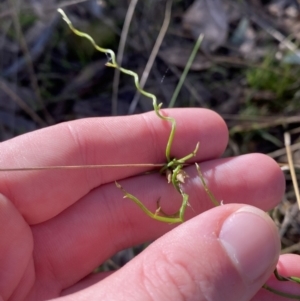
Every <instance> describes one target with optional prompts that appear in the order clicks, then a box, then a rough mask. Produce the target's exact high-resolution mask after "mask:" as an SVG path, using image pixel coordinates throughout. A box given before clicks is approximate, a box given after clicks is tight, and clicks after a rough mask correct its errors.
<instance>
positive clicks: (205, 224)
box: [82, 204, 280, 301]
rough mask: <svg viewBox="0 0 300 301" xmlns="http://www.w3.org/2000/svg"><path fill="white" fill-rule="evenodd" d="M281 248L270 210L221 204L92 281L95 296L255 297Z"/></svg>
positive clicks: (215, 299) (161, 300) (163, 298)
mask: <svg viewBox="0 0 300 301" xmlns="http://www.w3.org/2000/svg"><path fill="white" fill-rule="evenodd" d="M279 252H280V242H279V238H278V234H277V230H276V227H275V225H274V223H273V222H272V220H271V219H270V218H269V217H268V216H267V214H265V213H264V212H263V211H261V210H259V209H257V208H255V207H251V206H245V205H237V204H231V205H226V206H220V207H217V208H214V209H212V210H209V211H207V212H205V213H203V214H201V215H199V216H197V217H195V218H193V219H191V220H190V221H188V222H186V223H184V224H182V225H180V226H179V227H177V228H175V229H174V230H172V231H170V232H169V233H168V234H166V235H164V236H163V237H161V238H160V239H158V240H157V241H155V242H154V243H153V244H152V245H150V246H149V247H148V248H147V249H146V250H145V251H144V252H142V253H141V254H140V255H139V256H137V257H136V258H135V259H134V260H132V261H131V262H129V263H128V264H127V265H126V266H125V267H124V268H122V269H121V270H119V271H117V272H116V273H114V274H113V275H111V276H109V277H107V278H106V279H105V280H103V281H102V282H100V283H98V284H96V285H95V286H93V289H94V290H95V298H96V297H97V298H98V300H100V299H101V300H110V301H111V300H143V301H145V300H149V301H150V300H152V301H153V300H159V301H167V300H211V301H218V300H224V301H226V300H228V301H229V300H230V301H231V300H240V301H245V300H250V299H251V298H252V297H253V296H254V295H255V294H256V293H257V291H258V290H259V289H260V288H261V287H262V285H263V284H264V283H265V282H266V281H267V279H268V278H269V276H270V274H271V273H272V272H273V271H274V269H275V266H276V263H277V260H278V257H279ZM82 293H83V292H82ZM91 295H93V294H91V291H90V292H89V300H91ZM99 296H101V298H100V299H99ZM82 297H84V296H82ZM97 298H96V299H97Z"/></svg>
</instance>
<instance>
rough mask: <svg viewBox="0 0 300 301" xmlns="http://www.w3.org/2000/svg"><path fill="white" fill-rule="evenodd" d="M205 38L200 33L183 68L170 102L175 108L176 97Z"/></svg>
mask: <svg viewBox="0 0 300 301" xmlns="http://www.w3.org/2000/svg"><path fill="white" fill-rule="evenodd" d="M203 38H204V35H203V34H200V35H199V37H198V39H197V41H196V43H195V46H194V48H193V51H192V53H191V55H190V57H189V59H188V61H187V64H186V66H185V68H184V70H183V73H182V75H181V77H180V80H179V83H178V85H177V87H176V89H175V91H174V93H173V96H172V98H171V101H170V103H169V108H173V107H174V105H175V101H176V99H177V97H178V94H179V91H180V90H181V88H182V85H183V83H184V81H185V79H186V76H187V74H188V72H189V70H190V68H191V66H192V63H193V61H194V59H195V56H196V54H197V52H198V50H199V48H200V45H201V43H202V41H203Z"/></svg>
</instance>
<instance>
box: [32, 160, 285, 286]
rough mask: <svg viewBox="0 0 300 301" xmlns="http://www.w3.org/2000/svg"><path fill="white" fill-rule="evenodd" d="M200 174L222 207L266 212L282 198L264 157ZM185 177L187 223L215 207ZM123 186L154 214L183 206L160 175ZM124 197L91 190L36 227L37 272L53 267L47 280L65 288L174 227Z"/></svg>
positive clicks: (219, 164)
mask: <svg viewBox="0 0 300 301" xmlns="http://www.w3.org/2000/svg"><path fill="white" fill-rule="evenodd" d="M201 168H202V172H203V174H204V176H205V178H206V181H207V184H208V186H209V187H210V189H211V190H212V192H213V193H214V194H215V195H216V197H217V199H218V200H223V202H224V203H225V204H229V203H246V204H252V205H255V206H258V207H260V208H262V209H263V210H267V209H269V208H271V207H272V206H275V205H276V204H277V203H278V202H279V201H280V200H281V197H282V195H283V192H284V178H283V175H282V172H281V171H280V169H279V168H278V166H277V165H276V163H275V162H274V161H273V160H272V159H270V158H268V157H267V156H263V155H258V154H256V155H255V154H254V155H246V156H241V157H239V158H233V159H218V160H213V161H210V162H205V163H203V164H201ZM260 170H263V171H264V173H263V174H262V173H261V172H260ZM187 172H188V174H189V176H190V178H189V179H187V182H186V184H185V185H184V186H183V189H184V190H185V191H186V192H187V193H188V194H189V195H190V200H189V201H190V205H191V207H188V208H187V211H186V214H185V217H186V218H187V219H188V218H191V217H192V216H195V215H197V214H199V213H201V212H203V211H205V210H207V209H209V208H212V207H213V205H212V202H211V200H210V199H209V197H208V196H207V194H206V192H205V191H204V189H203V186H202V184H201V181H200V179H199V178H198V177H197V171H196V168H195V167H194V166H191V167H189V168H188V169H187ZM257 177H258V178H257ZM121 183H122V185H123V186H124V187H125V188H126V189H127V190H128V191H129V192H130V193H132V194H134V195H136V196H137V197H138V198H139V199H140V200H141V201H142V202H143V203H144V204H145V205H146V206H147V207H148V208H149V209H150V210H151V211H152V212H155V210H156V201H157V200H158V199H159V198H160V200H161V206H162V209H163V210H164V211H166V212H168V213H170V214H171V213H174V212H176V211H178V209H179V207H180V205H181V197H180V195H179V194H178V192H176V191H175V190H174V188H173V187H172V186H171V185H170V184H167V183H166V180H165V178H164V177H163V176H160V175H158V174H150V175H143V176H137V177H134V178H130V179H127V180H123V181H122V182H121ZM122 197H123V194H122V192H121V191H120V190H118V189H116V187H115V185H114V184H107V185H104V186H102V187H100V188H97V189H94V190H93V191H92V192H91V193H89V194H88V195H86V196H85V197H84V198H82V199H81V200H80V201H79V202H77V203H76V204H74V205H73V206H71V207H70V208H68V209H67V210H65V211H64V212H63V213H61V214H60V215H59V216H57V217H55V218H53V219H52V220H50V221H48V222H45V223H43V224H41V225H37V226H35V227H34V228H33V233H34V238H35V246H36V252H37V254H42V255H41V256H40V258H41V264H40V265H41V270H47V269H48V265H49V263H51V273H52V274H51V277H50V278H51V279H53V278H55V279H57V281H58V282H59V283H61V286H62V287H68V286H70V285H71V284H74V283H75V282H78V281H79V280H80V279H81V278H83V277H85V276H86V275H87V274H89V273H90V272H91V271H92V270H93V269H94V268H95V267H97V266H98V265H100V264H101V263H102V262H103V261H104V260H106V259H107V258H109V257H111V256H112V255H113V254H115V253H116V252H117V251H119V250H122V249H125V248H128V247H131V246H133V245H136V244H139V243H143V242H145V241H150V240H154V239H156V238H158V237H159V236H161V235H162V234H164V233H166V232H167V231H170V230H171V229H172V228H173V227H174V225H169V224H165V223H161V222H158V221H155V220H152V219H150V218H149V217H148V216H147V215H145V213H144V212H142V211H141V209H140V208H139V207H138V206H137V205H136V204H134V203H133V202H132V201H131V200H129V199H123V198H122ZM53 233H58V234H57V235H55V236H54V235H53ZM104 242H105V243H104ZM53 249H55V250H56V252H52V250H53ZM99 250H100V251H99ZM44 262H47V265H46V266H44V265H43V263H44ZM45 274H46V273H45V272H43V275H45ZM53 275H54V276H53ZM65 279H67V280H68V282H67V283H66V281H65Z"/></svg>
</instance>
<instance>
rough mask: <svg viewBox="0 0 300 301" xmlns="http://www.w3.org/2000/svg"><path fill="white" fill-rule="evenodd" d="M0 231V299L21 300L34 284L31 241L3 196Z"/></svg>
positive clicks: (26, 229)
mask: <svg viewBox="0 0 300 301" xmlns="http://www.w3.org/2000/svg"><path fill="white" fill-rule="evenodd" d="M0 229H1V234H0V299H1V298H2V299H3V300H8V299H10V300H21V299H23V298H22V297H21V296H24V295H26V294H27V293H28V291H29V290H30V288H31V286H32V285H33V283H34V268H33V263H32V250H33V239H32V235H31V232H30V229H29V227H28V225H27V224H26V223H25V221H24V219H23V218H22V217H21V215H20V214H19V212H18V211H17V210H16V208H15V207H14V206H13V204H12V203H11V202H10V201H9V200H8V199H7V198H5V197H4V196H3V195H0ZM24 279H26V283H25V281H24ZM17 287H19V288H18V289H17ZM19 290H21V291H22V292H20V291H19ZM20 293H21V295H20Z"/></svg>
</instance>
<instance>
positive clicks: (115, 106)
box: [111, 0, 138, 116]
mask: <svg viewBox="0 0 300 301" xmlns="http://www.w3.org/2000/svg"><path fill="white" fill-rule="evenodd" d="M137 3H138V0H131V2H130V4H129V7H128V10H127V14H126V17H125V21H124V26H123V29H122V33H121V39H120V44H119V48H118V53H117V64H118V65H119V66H121V65H122V60H123V54H124V49H125V43H126V39H127V36H128V31H129V27H130V23H131V20H132V17H133V13H134V11H135V7H136V5H137ZM120 73H121V72H120V70H119V69H118V68H116V69H115V74H114V80H113V92H112V104H111V105H112V107H111V114H112V116H115V115H117V113H118V92H119V81H120Z"/></svg>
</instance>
